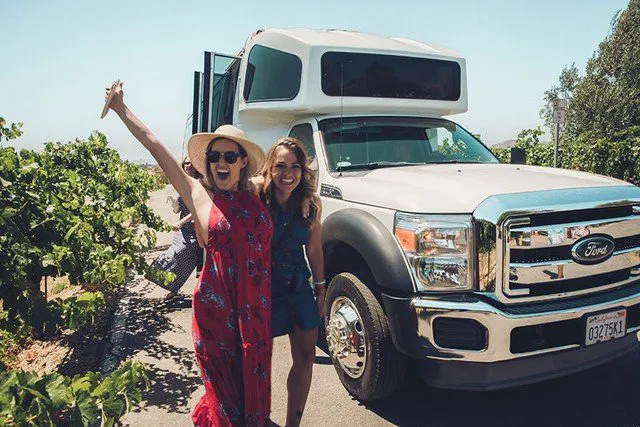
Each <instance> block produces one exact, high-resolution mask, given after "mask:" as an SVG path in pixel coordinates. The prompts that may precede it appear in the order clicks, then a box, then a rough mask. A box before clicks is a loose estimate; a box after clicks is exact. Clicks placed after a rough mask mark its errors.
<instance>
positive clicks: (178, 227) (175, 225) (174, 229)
mask: <svg viewBox="0 0 640 427" xmlns="http://www.w3.org/2000/svg"><path fill="white" fill-rule="evenodd" d="M180 225H181V224H180V223H178V222H176V223H175V224H173V225H172V226H171V229H172V230H173V231H178V230H180Z"/></svg>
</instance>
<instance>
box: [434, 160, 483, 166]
mask: <svg viewBox="0 0 640 427" xmlns="http://www.w3.org/2000/svg"><path fill="white" fill-rule="evenodd" d="M477 163H485V162H478V161H475V160H471V161H466V160H464V161H463V160H443V161H441V162H428V163H427V164H428V165H450V164H451V165H453V164H477Z"/></svg>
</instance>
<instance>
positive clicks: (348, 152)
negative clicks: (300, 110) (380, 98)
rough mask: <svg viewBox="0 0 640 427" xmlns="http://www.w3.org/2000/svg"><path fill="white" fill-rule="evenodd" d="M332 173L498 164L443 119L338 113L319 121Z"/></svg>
mask: <svg viewBox="0 0 640 427" xmlns="http://www.w3.org/2000/svg"><path fill="white" fill-rule="evenodd" d="M320 131H322V133H323V137H324V143H325V151H326V154H327V158H328V162H329V167H330V168H331V170H333V171H338V170H348V169H373V168H377V167H393V166H405V165H415V164H419V165H424V164H440V163H499V161H498V159H496V158H495V157H494V156H493V154H491V151H489V149H488V148H486V147H485V146H484V145H482V144H481V143H480V142H479V141H478V140H477V139H476V138H475V137H473V136H472V135H470V134H469V133H468V132H467V131H465V130H464V129H463V128H461V127H460V126H458V125H456V124H455V123H453V122H451V121H449V120H444V119H423V118H408V117H343V118H334V119H325V120H321V121H320Z"/></svg>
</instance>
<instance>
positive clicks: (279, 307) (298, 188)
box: [253, 137, 325, 427]
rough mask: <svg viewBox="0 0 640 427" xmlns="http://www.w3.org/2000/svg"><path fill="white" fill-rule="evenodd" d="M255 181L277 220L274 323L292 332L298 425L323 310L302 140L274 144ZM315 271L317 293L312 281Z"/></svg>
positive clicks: (293, 420) (291, 416)
mask: <svg viewBox="0 0 640 427" xmlns="http://www.w3.org/2000/svg"><path fill="white" fill-rule="evenodd" d="M253 182H254V184H255V185H256V186H257V187H258V188H259V189H260V194H261V198H262V200H263V201H264V202H265V204H266V205H267V207H268V209H269V212H270V213H271V216H272V219H273V223H274V231H273V240H272V243H271V259H272V262H271V287H272V293H271V295H272V316H271V324H272V331H273V336H274V337H278V336H282V335H289V341H290V342H291V356H292V359H293V365H292V367H291V370H290V371H289V376H288V378H287V391H288V398H287V422H286V425H287V426H288V427H290V426H297V425H299V424H300V421H301V419H302V413H303V411H304V407H305V404H306V401H307V396H308V395H309V388H310V386H311V377H312V371H313V362H314V360H315V353H316V352H315V345H316V340H317V338H318V327H319V326H320V323H321V322H320V319H321V316H323V315H324V298H325V280H324V259H323V253H322V242H321V235H322V227H321V223H320V215H321V205H320V198H319V197H317V196H316V195H315V194H314V179H313V175H312V172H311V170H310V169H309V159H308V156H307V154H306V153H305V150H304V148H303V146H302V143H301V142H300V141H299V140H297V139H295V138H291V137H287V138H282V139H279V140H278V141H276V142H275V144H274V145H273V146H271V148H270V149H269V150H268V152H267V160H266V162H265V165H264V167H263V168H262V171H261V172H260V174H259V176H258V177H256V178H254V179H253ZM306 212H308V213H309V215H306V214H305V213H306ZM305 252H306V256H307V258H308V260H309V265H310V266H311V271H309V267H308V266H307V261H306V260H305ZM312 273H313V279H314V285H315V286H314V287H315V299H314V294H313V292H312V290H311V286H310V284H309V279H310V277H311V274H312Z"/></svg>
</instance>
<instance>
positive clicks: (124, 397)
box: [0, 361, 149, 427]
mask: <svg viewBox="0 0 640 427" xmlns="http://www.w3.org/2000/svg"><path fill="white" fill-rule="evenodd" d="M147 389H149V378H148V377H147V374H146V371H145V368H144V365H142V364H141V363H140V362H137V361H127V362H125V363H123V364H122V365H120V367H119V368H118V369H117V370H115V371H114V372H113V373H111V374H110V375H108V376H102V375H100V374H99V373H96V372H87V373H86V374H84V375H76V376H75V377H73V378H70V377H67V376H64V375H61V374H58V373H51V374H46V375H42V376H41V375H38V374H36V373H34V372H23V371H13V372H7V373H3V374H0V426H38V427H39V426H54V425H60V424H63V425H71V426H89V425H93V424H95V423H97V422H98V421H100V425H101V426H113V425H114V423H115V421H117V420H119V419H120V417H122V415H124V414H125V413H126V412H129V411H131V410H132V409H133V407H134V406H135V405H137V404H138V403H140V401H141V400H142V390H147Z"/></svg>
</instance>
